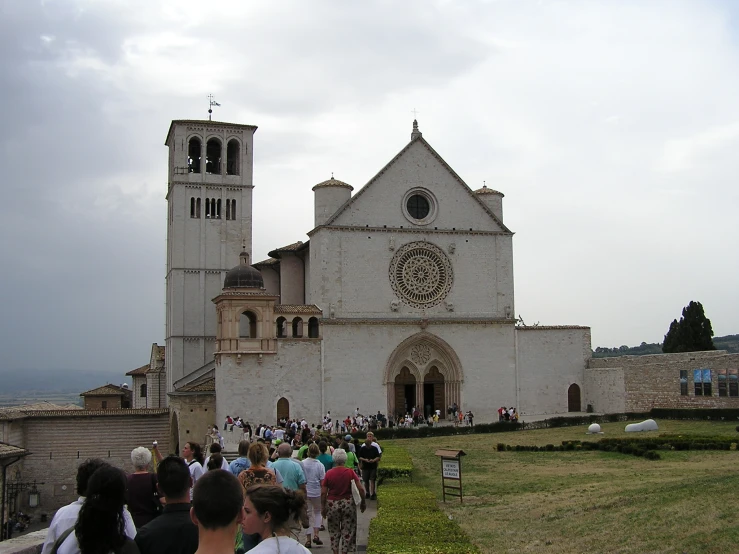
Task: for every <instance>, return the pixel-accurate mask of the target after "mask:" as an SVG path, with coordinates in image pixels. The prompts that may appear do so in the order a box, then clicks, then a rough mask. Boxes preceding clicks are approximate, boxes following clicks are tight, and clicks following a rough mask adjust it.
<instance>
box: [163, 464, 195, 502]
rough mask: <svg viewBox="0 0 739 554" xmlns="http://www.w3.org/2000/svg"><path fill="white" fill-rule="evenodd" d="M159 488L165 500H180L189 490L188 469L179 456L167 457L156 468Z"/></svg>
mask: <svg viewBox="0 0 739 554" xmlns="http://www.w3.org/2000/svg"><path fill="white" fill-rule="evenodd" d="M157 481H158V482H159V488H161V489H162V493H164V496H165V497H167V498H182V497H183V496H185V495H186V494H187V491H188V489H189V488H190V468H189V467H187V462H185V460H183V459H182V458H180V457H179V456H167V457H166V458H164V459H163V460H162V461H161V462H159V465H158V466H157Z"/></svg>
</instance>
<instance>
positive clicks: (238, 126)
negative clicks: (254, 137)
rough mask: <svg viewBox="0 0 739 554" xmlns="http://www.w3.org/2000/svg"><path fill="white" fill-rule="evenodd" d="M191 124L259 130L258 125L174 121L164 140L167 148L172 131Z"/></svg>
mask: <svg viewBox="0 0 739 554" xmlns="http://www.w3.org/2000/svg"><path fill="white" fill-rule="evenodd" d="M181 124H190V125H217V126H219V127H231V128H232V129H233V128H237V129H249V130H251V129H254V131H256V130H257V126H256V125H240V124H238V123H226V122H225V121H211V120H209V119H173V120H172V123H170V124H169V131H167V138H166V139H164V144H165V146H166V145H167V144H169V136H170V135H171V134H172V130H173V129H174V126H175V125H181Z"/></svg>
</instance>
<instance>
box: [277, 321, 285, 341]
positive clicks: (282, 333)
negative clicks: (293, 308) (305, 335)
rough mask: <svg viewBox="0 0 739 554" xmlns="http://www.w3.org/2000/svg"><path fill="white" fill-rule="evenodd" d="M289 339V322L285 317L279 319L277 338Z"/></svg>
mask: <svg viewBox="0 0 739 554" xmlns="http://www.w3.org/2000/svg"><path fill="white" fill-rule="evenodd" d="M285 337H287V320H286V319H285V318H284V317H278V318H277V338H278V339H284V338H285Z"/></svg>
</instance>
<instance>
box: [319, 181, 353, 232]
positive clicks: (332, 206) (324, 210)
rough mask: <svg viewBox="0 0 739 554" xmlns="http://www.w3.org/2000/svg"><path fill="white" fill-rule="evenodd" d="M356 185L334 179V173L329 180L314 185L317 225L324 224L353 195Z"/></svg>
mask: <svg viewBox="0 0 739 554" xmlns="http://www.w3.org/2000/svg"><path fill="white" fill-rule="evenodd" d="M353 190H354V187H353V186H351V185H350V184H349V183H345V182H343V181H339V180H338V179H334V175H333V173H332V174H331V178H330V179H329V180H328V181H323V182H322V183H318V184H317V185H316V186H314V187H313V192H314V193H315V196H314V207H315V224H314V225H315V226H316V227H318V226H319V225H323V224H324V223H326V221H328V219H329V218H330V217H331V216H332V215H334V214H335V213H336V212H337V211H338V209H339V208H341V207H342V206H343V205H344V204H345V203H346V202H348V201H349V199H350V198H351V197H352V191H353Z"/></svg>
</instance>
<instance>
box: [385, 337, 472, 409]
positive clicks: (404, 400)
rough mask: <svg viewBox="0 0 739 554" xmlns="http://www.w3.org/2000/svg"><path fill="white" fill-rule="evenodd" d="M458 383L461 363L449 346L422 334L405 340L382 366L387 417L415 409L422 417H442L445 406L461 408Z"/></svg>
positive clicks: (460, 382)
mask: <svg viewBox="0 0 739 554" xmlns="http://www.w3.org/2000/svg"><path fill="white" fill-rule="evenodd" d="M462 382H463V373H462V364H461V363H460V361H459V357H458V356H457V354H456V353H455V352H454V350H453V349H452V348H451V346H449V344H447V343H446V342H445V341H444V340H442V339H441V338H439V337H437V336H436V335H433V334H431V333H428V332H425V331H424V332H421V333H418V334H416V335H413V336H411V337H408V338H407V339H406V340H404V341H403V342H402V343H400V344H399V345H398V346H397V348H396V349H395V350H394V351H393V353H392V354H391V355H390V358H389V359H388V361H387V364H386V366H385V386H386V387H387V403H388V406H387V411H388V414H389V415H390V416H391V417H397V416H399V415H405V414H406V413H407V412H409V411H410V410H412V409H413V407H416V408H418V410H419V411H420V412H421V413H422V414H424V415H425V416H428V415H429V414H431V413H433V411H434V410H439V411H440V412H441V415H442V417H444V416H445V415H446V412H447V407H448V406H450V405H452V404H454V403H456V404H457V406H462Z"/></svg>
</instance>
